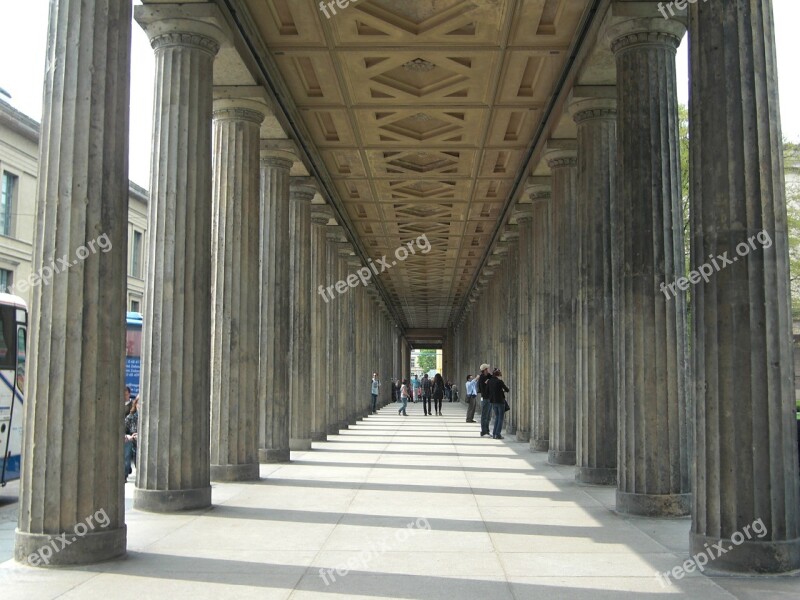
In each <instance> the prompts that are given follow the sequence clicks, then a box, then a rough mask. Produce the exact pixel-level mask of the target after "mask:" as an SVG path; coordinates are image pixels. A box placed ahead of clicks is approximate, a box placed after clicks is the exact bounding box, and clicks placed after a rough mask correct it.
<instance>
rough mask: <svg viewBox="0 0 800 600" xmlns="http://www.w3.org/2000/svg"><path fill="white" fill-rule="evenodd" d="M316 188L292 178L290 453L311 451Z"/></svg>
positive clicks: (306, 181)
mask: <svg viewBox="0 0 800 600" xmlns="http://www.w3.org/2000/svg"><path fill="white" fill-rule="evenodd" d="M315 194H316V187H314V186H313V185H312V182H310V181H309V180H308V179H307V178H300V177H297V178H292V181H291V185H290V191H289V195H290V198H291V209H290V216H289V230H290V232H291V241H290V243H291V259H290V269H291V275H290V280H291V287H292V290H291V291H292V295H291V307H292V318H291V340H292V341H291V361H290V376H289V396H290V398H291V409H290V413H291V416H290V421H291V437H290V440H289V447H290V449H292V450H311V419H312V414H313V410H312V403H313V399H312V397H311V360H310V358H311V293H312V292H311V201H312V200H313V199H314V195H315Z"/></svg>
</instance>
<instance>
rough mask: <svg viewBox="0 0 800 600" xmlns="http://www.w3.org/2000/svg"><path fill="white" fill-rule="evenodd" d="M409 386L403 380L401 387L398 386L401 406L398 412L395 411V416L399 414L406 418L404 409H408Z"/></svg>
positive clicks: (406, 414)
mask: <svg viewBox="0 0 800 600" xmlns="http://www.w3.org/2000/svg"><path fill="white" fill-rule="evenodd" d="M410 388H411V386H409V385H408V379H403V385H401V386H400V401H401V402H402V403H403V405H402V406H401V407H400V410H398V411H397V414H398V415H399V414H400V413H402V414H404V415H405V416H408V413H407V412H406V408H408V398H409V396H410V395H411V389H410Z"/></svg>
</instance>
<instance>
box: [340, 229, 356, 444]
mask: <svg viewBox="0 0 800 600" xmlns="http://www.w3.org/2000/svg"><path fill="white" fill-rule="evenodd" d="M338 247H339V261H338V265H337V267H338V277H337V278H336V281H345V279H346V278H347V273H348V270H349V267H348V261H349V260H350V257H351V256H352V253H353V251H352V249H351V248H352V246H351V245H350V243H349V242H343V243H340V244H339V245H338ZM336 311H337V313H336V323H335V335H336V342H337V346H338V349H337V354H338V356H339V359H338V363H337V364H338V366H339V381H340V385H339V387H338V389H337V390H336V394H337V403H336V404H337V409H338V410H337V413H338V415H339V430H340V431H341V430H342V429H349V428H350V419H349V415H348V409H349V404H350V402H349V401H350V396H351V395H352V394H353V387H354V385H355V382H354V381H353V378H352V365H353V361H352V359H351V357H352V349H353V346H352V345H350V307H349V305H348V302H347V293H346V292H345V294H343V295H341V296H338V295H337V297H336Z"/></svg>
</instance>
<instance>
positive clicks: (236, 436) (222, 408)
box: [211, 99, 266, 481]
mask: <svg viewBox="0 0 800 600" xmlns="http://www.w3.org/2000/svg"><path fill="white" fill-rule="evenodd" d="M265 111H266V106H264V105H263V104H262V103H259V102H255V101H253V100H247V99H219V100H216V101H215V102H214V152H213V155H214V195H213V211H214V212H213V221H212V235H211V243H212V247H211V258H212V264H213V267H212V268H213V273H212V278H211V295H212V297H213V298H214V304H213V309H214V311H213V315H212V329H211V479H213V480H214V481H243V480H251V479H258V477H259V467H258V329H257V327H256V323H258V319H259V310H258V298H259V293H260V289H259V288H260V286H259V253H258V245H259V227H258V223H259V214H258V206H259V132H260V126H261V122H262V121H263V120H264V116H265Z"/></svg>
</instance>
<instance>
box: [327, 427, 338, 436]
mask: <svg viewBox="0 0 800 600" xmlns="http://www.w3.org/2000/svg"><path fill="white" fill-rule="evenodd" d="M338 434H339V426H338V425H328V435H338Z"/></svg>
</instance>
